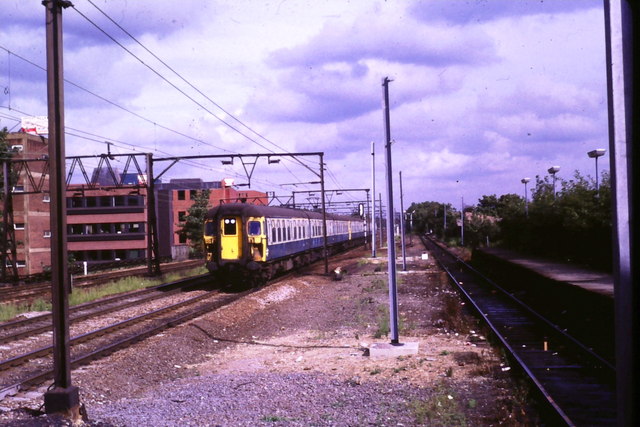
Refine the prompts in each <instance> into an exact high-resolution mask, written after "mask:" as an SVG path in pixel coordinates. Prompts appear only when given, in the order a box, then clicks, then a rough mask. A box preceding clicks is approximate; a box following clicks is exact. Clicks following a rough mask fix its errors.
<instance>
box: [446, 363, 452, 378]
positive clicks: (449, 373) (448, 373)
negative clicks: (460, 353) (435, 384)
mask: <svg viewBox="0 0 640 427" xmlns="http://www.w3.org/2000/svg"><path fill="white" fill-rule="evenodd" d="M444 374H445V376H446V377H447V378H451V377H452V376H453V367H451V366H449V367H448V368H447V370H446V371H444Z"/></svg>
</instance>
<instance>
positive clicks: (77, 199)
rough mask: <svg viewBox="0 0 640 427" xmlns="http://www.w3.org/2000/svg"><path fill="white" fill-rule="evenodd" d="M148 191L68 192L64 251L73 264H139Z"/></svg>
mask: <svg viewBox="0 0 640 427" xmlns="http://www.w3.org/2000/svg"><path fill="white" fill-rule="evenodd" d="M146 196H147V189H146V188H145V187H137V186H133V185H129V186H122V187H120V188H109V189H101V188H100V187H97V188H96V189H86V188H83V187H82V186H73V185H71V186H69V187H68V190H67V199H66V200H67V248H68V250H69V254H70V255H71V257H72V258H73V260H74V261H87V262H88V263H101V262H111V261H123V260H142V259H145V258H146V256H147V254H146V250H147V239H148V230H149V225H148V223H147V206H146V205H147V202H146Z"/></svg>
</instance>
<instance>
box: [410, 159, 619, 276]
mask: <svg viewBox="0 0 640 427" xmlns="http://www.w3.org/2000/svg"><path fill="white" fill-rule="evenodd" d="M599 181H600V182H599V186H598V187H596V182H595V179H593V178H591V177H584V176H582V175H581V174H580V173H579V172H578V171H576V172H575V173H574V175H573V177H572V178H571V179H567V180H564V179H561V178H557V180H556V185H555V188H556V193H555V197H554V190H553V188H554V186H553V181H552V178H551V177H550V176H545V177H539V176H537V177H536V181H535V185H533V186H532V187H533V188H531V190H530V194H528V195H527V200H526V201H525V198H524V197H523V196H520V195H517V194H505V195H502V196H496V195H495V194H493V195H488V196H482V198H480V199H479V200H478V203H477V205H475V206H471V205H470V206H464V246H467V247H470V248H478V247H483V246H499V247H504V248H507V249H512V250H516V251H518V252H521V253H527V254H531V255H536V256H542V257H546V258H550V259H556V260H561V261H567V262H573V263H577V264H582V265H588V266H590V267H592V268H596V269H599V270H602V271H611V268H612V250H611V248H612V222H611V221H612V215H611V206H612V205H611V203H612V199H611V180H610V176H609V174H608V173H606V172H605V173H602V174H601V177H600V179H599ZM445 211H446V228H445V226H444V224H445V218H444V213H445ZM407 212H413V215H412V216H413V227H414V231H415V232H416V233H433V234H434V235H436V236H437V237H439V238H441V239H443V240H444V241H445V242H447V243H448V244H452V245H459V244H460V239H461V233H460V218H461V213H460V210H458V209H456V208H455V207H454V206H452V205H451V204H446V205H445V204H442V203H438V202H422V203H414V204H412V205H411V206H410V207H409V208H408V209H407Z"/></svg>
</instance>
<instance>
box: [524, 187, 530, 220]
mask: <svg viewBox="0 0 640 427" xmlns="http://www.w3.org/2000/svg"><path fill="white" fill-rule="evenodd" d="M524 215H525V216H526V217H527V218H529V194H528V193H527V183H526V182H525V183H524Z"/></svg>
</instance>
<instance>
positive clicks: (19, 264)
mask: <svg viewBox="0 0 640 427" xmlns="http://www.w3.org/2000/svg"><path fill="white" fill-rule="evenodd" d="M26 266H27V263H26V261H25V260H23V259H18V260H16V267H18V268H25V267H26Z"/></svg>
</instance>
